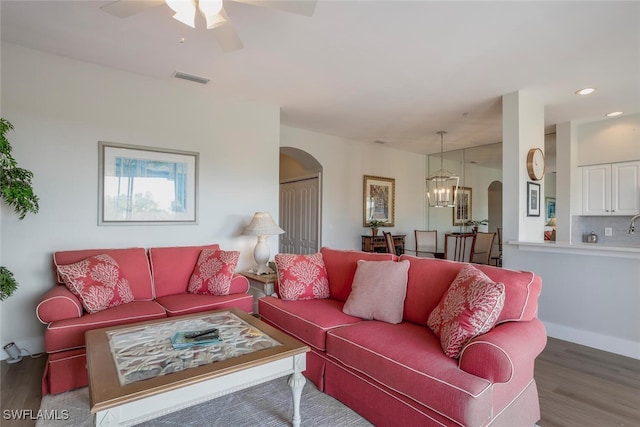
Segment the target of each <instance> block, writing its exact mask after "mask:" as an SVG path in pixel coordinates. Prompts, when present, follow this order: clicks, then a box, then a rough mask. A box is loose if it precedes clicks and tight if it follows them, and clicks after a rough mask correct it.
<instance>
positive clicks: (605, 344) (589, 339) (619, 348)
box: [543, 321, 640, 360]
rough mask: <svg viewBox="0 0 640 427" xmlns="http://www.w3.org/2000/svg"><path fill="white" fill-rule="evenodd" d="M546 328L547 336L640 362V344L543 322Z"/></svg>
mask: <svg viewBox="0 0 640 427" xmlns="http://www.w3.org/2000/svg"><path fill="white" fill-rule="evenodd" d="M543 323H544V326H545V327H546V328H547V335H548V336H550V337H552V338H558V339H561V340H564V341H569V342H572V343H575V344H580V345H586V346H587V347H593V348H597V349H598V350H603V351H608V352H610V353H615V354H619V355H621V356H626V357H631V358H633V359H638V360H640V342H638V341H631V340H626V339H623V338H617V337H612V336H609V335H602V334H598V333H595V332H591V331H585V330H583V329H576V328H572V327H570V326H564V325H558V324H557V323H552V322H544V321H543Z"/></svg>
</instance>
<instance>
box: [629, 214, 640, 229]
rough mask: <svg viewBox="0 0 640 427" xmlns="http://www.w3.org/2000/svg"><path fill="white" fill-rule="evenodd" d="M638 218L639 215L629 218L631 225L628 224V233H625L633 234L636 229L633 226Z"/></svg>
mask: <svg viewBox="0 0 640 427" xmlns="http://www.w3.org/2000/svg"><path fill="white" fill-rule="evenodd" d="M638 218H640V214H638V215H636V216H634V217H633V218H631V224H629V231H627V233H629V234H633V233H635V231H636V227H635V225H633V224H634V223H635V222H636V219H638Z"/></svg>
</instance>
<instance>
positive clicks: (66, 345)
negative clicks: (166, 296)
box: [44, 301, 167, 353]
mask: <svg viewBox="0 0 640 427" xmlns="http://www.w3.org/2000/svg"><path fill="white" fill-rule="evenodd" d="M166 316H167V313H166V312H165V310H164V309H163V308H162V306H160V305H159V304H157V303H156V302H155V301H132V302H130V303H129V304H124V305H119V306H117V307H112V308H108V309H106V310H103V311H100V312H98V313H95V314H85V315H84V316H82V317H80V318H77V319H65V320H59V321H56V322H51V323H49V326H47V332H46V333H45V334H44V346H45V351H46V352H47V353H53V352H57V351H63V350H70V349H73V348H79V347H84V345H85V342H84V333H85V332H86V331H88V330H91V329H99V328H106V327H110V326H117V325H124V324H128V323H133V322H143V321H145V320H153V319H161V318H163V317H166Z"/></svg>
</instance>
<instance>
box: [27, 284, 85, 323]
mask: <svg viewBox="0 0 640 427" xmlns="http://www.w3.org/2000/svg"><path fill="white" fill-rule="evenodd" d="M82 313H83V309H82V303H80V300H79V299H78V297H76V296H75V295H73V294H72V293H71V291H70V290H69V289H67V287H66V286H64V285H56V286H54V287H53V288H52V289H51V290H50V291H49V292H47V293H46V294H45V295H44V297H42V300H41V301H40V303H39V304H38V306H37V307H36V316H37V317H38V320H39V321H40V322H42V323H44V324H47V323H49V322H53V321H55V320H63V319H77V318H78V317H80V316H82Z"/></svg>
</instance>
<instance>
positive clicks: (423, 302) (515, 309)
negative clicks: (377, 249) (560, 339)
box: [329, 255, 542, 325]
mask: <svg viewBox="0 0 640 427" xmlns="http://www.w3.org/2000/svg"><path fill="white" fill-rule="evenodd" d="M405 259H406V260H408V261H409V262H410V263H411V267H409V279H408V280H407V297H406V299H405V304H404V319H405V320H409V321H411V322H414V323H419V324H421V325H426V324H427V319H428V317H429V314H430V313H431V311H432V310H433V309H434V308H435V307H436V306H437V305H438V303H439V302H440V299H441V298H442V295H444V293H445V291H446V290H447V289H448V288H449V285H450V284H451V282H453V280H454V279H455V278H456V276H457V275H458V272H459V271H460V269H461V268H462V267H463V266H464V265H465V263H461V262H455V261H447V260H440V259H433V258H417V257H414V256H410V255H402V256H400V260H405ZM475 267H476V268H477V269H478V270H480V271H482V272H483V273H484V274H486V275H487V276H488V277H489V278H490V279H491V280H493V281H494V282H499V283H503V284H504V287H505V290H504V292H505V297H504V307H503V309H502V313H500V316H499V317H498V322H497V323H503V322H507V321H512V320H525V321H529V320H532V319H534V318H535V317H537V313H538V297H539V296H540V289H541V288H542V279H541V278H540V276H537V275H535V274H533V273H531V272H528V271H516V270H509V269H506V268H499V267H492V266H488V265H475ZM329 280H330V281H331V276H329Z"/></svg>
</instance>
